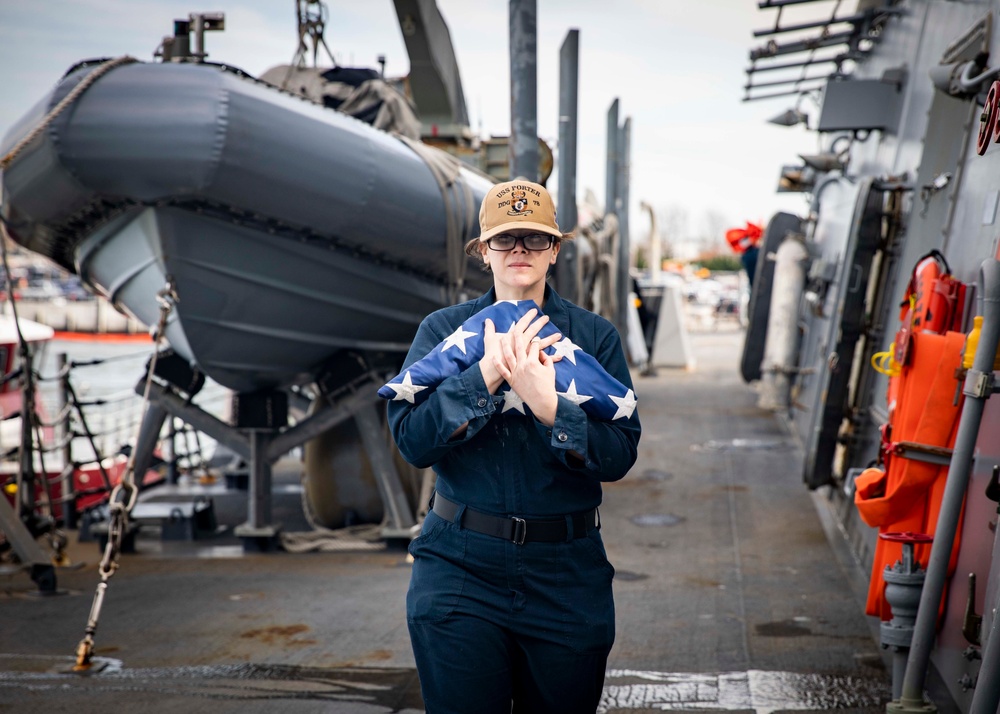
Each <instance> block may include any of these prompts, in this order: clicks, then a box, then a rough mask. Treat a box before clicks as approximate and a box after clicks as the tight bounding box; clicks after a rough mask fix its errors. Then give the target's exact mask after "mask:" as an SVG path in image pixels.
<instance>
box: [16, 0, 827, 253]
mask: <svg viewBox="0 0 1000 714" xmlns="http://www.w3.org/2000/svg"><path fill="white" fill-rule="evenodd" d="M327 5H328V6H329V10H330V19H329V23H328V26H327V30H326V41H327V44H328V45H329V46H330V48H331V50H333V52H334V53H335V55H336V56H337V59H338V61H339V62H340V63H341V64H347V65H359V66H362V65H363V66H373V67H377V57H378V55H380V54H384V55H385V56H386V60H387V63H386V73H387V74H388V75H391V76H394V75H403V74H405V73H406V72H407V71H408V67H409V63H408V60H407V55H406V50H405V47H404V45H403V40H402V34H401V32H400V29H399V26H398V23H397V19H396V13H395V10H394V9H393V4H392V2H391V0H364V2H361V1H359V0H353V1H351V2H347V1H346V0H343V1H342V0H328V1H327ZM537 6H538V90H539V99H538V127H539V135H540V136H541V137H542V138H543V139H545V140H546V141H547V142H549V144H550V145H552V146H555V143H556V139H557V137H558V104H559V85H558V78H559V48H560V46H561V45H562V43H563V40H564V39H565V37H566V33H567V32H568V31H569V30H570V29H573V28H575V29H578V30H579V31H580V84H579V101H580V124H579V138H578V195H579V196H580V197H581V198H582V197H583V195H584V191H585V190H586V189H588V188H589V189H592V190H593V191H594V193H595V194H596V195H597V197H598V199H599V200H600V201H602V202H603V200H604V195H603V194H604V180H605V179H604V162H605V140H606V116H607V110H608V108H609V107H610V105H611V103H612V101H613V100H614V99H615V98H616V97H617V98H618V100H619V107H620V109H619V117H620V119H622V120H624V119H625V118H626V117H630V118H631V123H632V124H631V125H632V186H631V198H632V213H631V226H632V238H633V241H641V240H643V239H644V238H645V237H646V236H647V234H648V230H649V223H648V220H647V219H646V216H645V214H644V213H643V212H642V211H640V210H639V203H640V202H642V201H644V202H647V203H649V204H651V205H652V206H654V207H655V208H656V209H657V211H658V213H664V214H665V213H667V212H669V211H670V210H671V209H672V210H673V211H674V212H675V213H677V212H678V211H682V212H685V213H686V214H687V216H688V221H687V227H686V231H685V232H687V233H689V234H690V236H670V237H669V238H672V239H677V238H684V237H693V236H695V235H699V234H703V233H704V232H705V230H706V228H707V227H708V225H709V224H710V223H712V221H709V220H706V216H707V214H708V213H709V212H713V211H714V212H715V213H716V214H719V217H720V218H721V219H722V222H723V223H727V224H731V225H742V223H743V222H744V221H746V220H753V221H767V220H768V219H769V218H770V216H771V215H773V214H774V213H775V211H778V210H787V211H792V212H796V213H804V211H805V208H806V197H804V196H803V195H802V194H783V195H778V194H776V193H775V187H776V185H777V179H778V172H779V169H780V167H781V165H782V164H790V163H796V161H797V157H796V154H798V153H815V152H816V151H817V150H819V148H820V147H819V145H818V144H817V138H816V135H815V134H814V133H812V132H808V131H806V130H805V129H804V127H802V126H795V127H779V126H775V125H772V124H769V123H767V122H766V119H768V118H770V117H773V116H775V115H776V114H779V113H781V112H782V111H784V110H785V109H788V108H790V107H791V106H792V105H793V104H794V103H795V98H794V97H786V98H783V99H772V100H764V101H757V102H742V101H741V99H742V97H743V94H744V92H743V85H744V84H745V82H746V74H745V68H746V66H747V65H748V60H747V57H748V52H749V50H750V48H752V47H757V46H760V45H761V44H763V42H764V41H766V38H765V39H760V38H754V37H753V34H752V31H753V30H754V29H760V28H761V27H765V26H767V25H769V24H773V22H774V14H773V13H774V11H763V10H758V9H757V0H697V1H696V2H682V1H680V0H617V1H616V2H612V3H609V2H607V0H537ZM438 7H439V8H440V10H441V13H442V15H443V16H444V19H445V21H446V23H447V24H448V26H449V28H450V31H451V36H452V40H453V42H454V44H455V51H456V54H457V57H458V62H459V67H460V71H461V75H462V81H463V85H464V91H465V97H466V102H467V104H468V111H469V116H470V119H471V124H472V127H473V129H474V130H476V131H480V132H481V134H482V135H483V136H484V137H485V136H489V135H507V134H508V133H509V131H510V88H509V76H510V75H509V59H508V12H509V3H508V1H507V0H477V1H475V2H473V1H471V0H438ZM203 11H222V12H225V14H226V29H225V31H224V32H221V33H212V34H209V35H208V36H207V40H206V45H207V50H208V52H209V54H210V57H209V59H210V60H212V61H220V62H226V63H228V64H232V65H235V66H237V67H240V68H242V69H244V70H245V71H247V72H249V73H251V74H254V75H259V74H261V73H263V71H264V70H266V69H267V68H269V67H271V66H274V65H276V64H287V63H288V62H290V61H291V59H292V57H293V55H294V53H295V48H296V44H297V33H296V26H295V0H44V1H41V2H39V1H31V2H29V1H28V0H22V1H20V2H18V1H16V0H0V91H2V93H3V98H2V100H0V136H3V135H5V134H6V133H7V130H8V128H9V127H10V126H11V125H12V124H13V123H14V122H15V121H16V120H17V119H18V118H20V117H21V116H22V115H23V114H24V113H25V112H26V111H27V110H28V109H29V108H30V107H31V106H32V105H33V104H34V103H35V102H37V101H38V100H39V99H40V98H42V97H43V96H44V95H45V94H46V92H48V91H49V89H50V88H51V87H52V85H53V84H54V83H55V82H57V81H58V80H59V78H60V77H61V76H62V75H63V73H64V72H65V71H66V70H67V69H68V68H69V67H70V66H71V65H72V64H74V63H75V62H77V61H79V60H81V59H86V58H93V57H114V56H119V55H124V54H130V55H132V56H134V57H136V58H138V59H140V60H148V61H151V60H152V59H153V57H152V55H153V51H154V49H155V48H156V47H157V45H158V44H159V42H160V40H161V39H162V37H163V36H164V35H167V34H171V32H172V26H173V20H174V19H175V18H183V17H186V16H187V15H188V13H190V12H203ZM826 11H827V12H829V8H827V10H826ZM813 12H815V10H814V11H813ZM786 17H788V15H787V14H786ZM802 108H803V109H805V110H806V111H807V112H814V111H815V106H813V105H810V104H809V103H808V102H807V103H803V104H802ZM550 188H552V189H553V192H554V190H555V184H554V183H553V184H552V185H551V186H550ZM715 223H719V220H718V219H717V220H716V221H715ZM663 227H664V226H663V225H662V224H661V228H663Z"/></svg>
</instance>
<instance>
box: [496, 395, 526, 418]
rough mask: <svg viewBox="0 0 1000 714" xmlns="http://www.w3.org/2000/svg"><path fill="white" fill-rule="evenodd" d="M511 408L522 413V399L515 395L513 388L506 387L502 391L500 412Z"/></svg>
mask: <svg viewBox="0 0 1000 714" xmlns="http://www.w3.org/2000/svg"><path fill="white" fill-rule="evenodd" d="M511 409H516V410H517V411H519V412H521V413H522V414H524V400H523V399H521V398H520V397H519V396H517V392H515V391H514V390H513V389H508V390H507V391H506V392H504V393H503V409H502V410H501V412H500V413H501V414H503V413H504V412H508V411H510V410H511Z"/></svg>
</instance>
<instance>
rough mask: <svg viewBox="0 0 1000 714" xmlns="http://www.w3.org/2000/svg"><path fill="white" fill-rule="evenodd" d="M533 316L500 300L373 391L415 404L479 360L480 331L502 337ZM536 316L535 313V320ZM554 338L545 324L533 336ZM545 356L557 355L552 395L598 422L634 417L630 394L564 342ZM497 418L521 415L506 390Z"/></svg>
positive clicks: (529, 305) (521, 303) (520, 303)
mask: <svg viewBox="0 0 1000 714" xmlns="http://www.w3.org/2000/svg"><path fill="white" fill-rule="evenodd" d="M531 309H535V310H538V305H536V304H535V302H534V300H517V301H515V300H502V301H500V302H495V303H493V304H492V305H490V306H489V307H487V308H485V309H483V310H481V311H480V312H477V313H476V314H475V315H473V316H472V317H470V318H469V319H468V320H466V321H465V322H463V323H462V326H461V327H459V328H458V329H457V330H455V331H454V332H453V333H451V335H449V336H448V337H446V338H445V339H444V341H442V342H441V343H440V344H438V345H437V346H436V347H435V348H434V349H433V350H431V351H430V353H429V354H428V355H426V356H425V357H423V358H421V359H419V360H417V361H416V362H414V363H413V364H411V365H410V366H409V367H407V368H406V369H404V370H403V372H402V373H401V374H399V375H397V376H396V377H394V378H392V379H391V380H389V381H388V382H387V383H386V384H385V386H383V387H382V388H381V389H379V390H378V394H379V396H380V397H383V398H384V399H393V400H403V399H405V400H406V401H408V402H410V403H412V404H420V403H421V402H422V401H423V400H425V399H426V398H427V397H428V396H429V395H430V394H431V392H433V391H434V389H435V387H437V386H438V385H439V384H440V383H441V382H443V381H444V380H445V379H446V378H448V377H450V376H452V375H455V374H459V373H460V372H463V371H465V370H466V369H468V368H469V367H470V366H472V365H473V364H474V363H476V362H478V361H479V360H481V359H482V358H483V325H484V324H485V322H486V320H487V318H488V319H490V320H493V324H494V326H495V327H496V330H497V332H505V331H508V330H510V328H511V327H512V326H513V325H514V323H515V322H517V321H518V320H519V319H520V318H521V317H523V316H524V315H525V314H526V313H527V312H528V311H529V310H531ZM541 313H542V311H541V310H538V314H539V315H540V314H541ZM557 332H559V329H558V328H556V326H555V325H553V324H552V323H551V322H548V323H546V324H545V325H544V326H543V327H542V329H541V330H540V331H539V333H538V335H539V337H543V338H544V337H547V336H549V335H552V334H555V333H557ZM546 352H547V353H548V354H550V355H562V357H563V358H562V359H561V360H560V361H558V362H556V363H555V370H556V391H557V392H558V393H559V395H560V396H563V397H566V398H567V399H569V400H570V401H571V402H573V403H574V404H579V405H580V407H581V408H582V409H583V410H584V411H586V412H587V413H588V414H591V415H593V416H594V417H596V418H598V419H602V420H604V421H614V420H615V419H628V418H629V417H631V416H632V412H634V411H635V405H636V398H635V393H633V391H632V390H631V389H629V388H628V387H626V386H625V385H624V384H622V383H621V382H619V381H618V380H617V379H615V378H614V377H612V376H611V375H610V374H608V373H607V371H605V369H604V367H602V366H601V363H600V362H598V361H597V360H596V359H594V358H593V357H592V356H591V355H589V354H587V353H586V352H584V351H583V350H582V349H581V348H580V347H578V346H577V345H575V344H573V343H572V342H571V341H570V339H569V338H568V337H563V339H562V340H560V341H559V342H557V343H556V344H554V345H552V346H551V347H549V348H547V350H546ZM503 397H504V405H503V410H502V411H503V412H506V411H510V410H511V409H516V410H517V411H519V412H521V413H522V414H524V413H525V409H526V408H527V407H526V405H525V404H524V403H523V402H522V401H521V398H520V397H518V396H517V394H515V393H514V391H513V390H512V389H511V388H510V387H509V386H507V388H506V390H505V391H504V392H503Z"/></svg>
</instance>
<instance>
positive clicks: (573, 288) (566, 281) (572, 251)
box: [556, 30, 580, 300]
mask: <svg viewBox="0 0 1000 714" xmlns="http://www.w3.org/2000/svg"><path fill="white" fill-rule="evenodd" d="M579 75H580V31H579V30H570V31H569V32H567V33H566V39H565V40H563V44H562V47H561V48H560V49H559V155H558V165H559V193H558V197H559V200H558V201H557V202H556V209H557V211H556V216H557V218H558V223H559V229H560V230H562V231H563V232H564V233H568V232H569V231H572V230H574V229H575V228H576V223H577V220H578V219H577V211H576V134H577V115H578V107H579V97H578V85H579ZM576 250H577V248H576V245H575V243H574V241H566V242H564V243H563V244H562V249H561V250H560V252H559V262H557V263H556V288H557V289H558V290H559V292H560V293H561V294H563V295H566V296H568V297H570V299H572V300H576V299H577V293H578V291H579V287H580V286H579V283H578V282H577V279H576V275H577V270H578V268H577V255H576Z"/></svg>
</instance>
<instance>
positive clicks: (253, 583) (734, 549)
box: [0, 324, 890, 714]
mask: <svg viewBox="0 0 1000 714" xmlns="http://www.w3.org/2000/svg"><path fill="white" fill-rule="evenodd" d="M741 341H742V332H741V331H740V330H739V328H738V327H736V326H735V325H725V324H720V325H718V326H717V327H716V329H712V330H704V331H698V332H692V333H691V344H692V348H693V349H694V352H695V358H696V362H697V366H696V368H695V369H694V370H692V371H681V370H670V369H663V368H661V369H659V370H658V372H657V374H655V375H652V376H640V375H638V374H636V375H635V381H636V392H637V394H638V396H639V400H640V401H639V410H640V415H641V419H642V423H643V436H642V441H641V443H640V447H639V460H638V462H637V463H636V465H635V467H634V469H633V470H632V472H631V473H630V474H629V476H628V477H627V478H626V479H624V480H623V481H621V482H618V483H614V484H610V485H608V487H607V488H606V495H605V504H604V506H603V507H602V509H601V513H602V523H603V534H604V539H605V543H606V546H607V549H608V553H609V556H610V559H611V561H612V563H613V564H614V565H615V567H616V569H617V576H616V579H615V597H616V604H617V632H618V634H617V641H616V644H615V648H614V650H613V652H612V654H611V658H610V661H609V664H608V667H609V670H608V676H607V679H606V682H605V698H604V701H603V702H602V706H601V711H602V712H622V713H626V712H627V713H629V714H632V713H635V712H659V711H675V712H676V711H681V712H684V711H690V712H695V711H697V712H702V713H704V712H756V713H757V714H763V713H765V712H767V713H770V712H785V711H788V712H792V711H806V710H824V711H836V712H844V713H847V712H856V713H861V712H864V713H872V714H874V712H882V711H884V705H885V702H886V701H887V700H888V699H889V698H890V682H889V675H888V673H887V671H886V668H885V664H884V659H883V653H882V651H881V649H880V648H879V646H878V643H877V640H876V636H877V635H876V630H875V629H873V627H874V625H875V623H873V622H872V621H871V619H870V618H867V617H865V615H864V614H863V601H862V599H861V598H862V597H863V591H864V587H865V585H864V574H863V573H862V571H861V569H860V568H859V567H858V565H857V564H856V563H855V562H854V561H853V560H852V559H851V557H850V555H848V554H847V549H846V548H845V547H842V546H841V545H839V544H838V537H837V535H836V533H831V532H828V531H831V530H832V529H831V527H830V526H829V525H828V524H829V522H831V519H829V518H828V516H827V514H826V513H825V511H826V509H827V507H826V505H825V504H824V503H823V501H824V496H823V495H822V494H819V493H810V492H809V491H808V490H807V488H806V487H805V485H804V484H803V483H802V477H801V472H802V459H803V455H802V451H801V448H800V446H799V444H798V443H797V442H796V441H795V439H794V438H793V436H792V435H791V433H790V432H789V430H788V428H787V426H786V424H785V423H784V421H783V420H782V419H781V418H780V417H779V416H777V415H775V414H773V413H771V412H767V411H764V410H761V409H759V408H758V407H757V395H756V393H755V391H754V389H753V388H752V387H749V386H747V385H746V384H744V383H743V382H742V381H741V380H740V378H739V372H738V363H739V355H740V350H741ZM275 483H276V492H275V496H274V512H275V514H276V519H277V520H281V521H283V522H284V527H285V528H286V529H290V530H296V529H298V528H300V527H304V525H303V524H304V521H303V519H302V514H301V508H300V506H299V503H300V501H299V499H300V489H299V488H298V473H297V465H296V464H295V462H294V461H288V462H282V467H281V468H279V469H277V471H276V473H275ZM227 497H229V496H227V494H226V493H219V494H217V497H216V498H215V503H216V516H217V518H218V519H219V523H220V525H230V526H231V525H236V524H237V523H238V521H237V522H236V523H231V522H229V521H230V520H231V519H232V518H239V517H240V516H241V515H245V510H242V511H241V509H245V505H243V504H242V503H241V502H240V501H239V499H240V498H243V495H242V494H240V493H238V492H237V494H236V495H235V496H232V498H233V499H235V500H234V501H233V503H229V502H227V501H226V498H227ZM831 536H832V537H831ZM71 540H73V541H75V534H72V535H71ZM233 542H234V541H230V540H226V538H225V537H224V536H220V537H219V538H217V539H211V538H209V539H202V540H196V541H191V542H161V541H158V540H150V539H144V538H142V537H140V538H139V539H138V547H137V550H138V552H137V553H136V554H129V555H124V556H122V559H121V567H120V569H119V571H118V572H117V573H116V574H115V575H114V577H113V578H112V579H111V582H110V586H109V588H108V591H107V597H106V599H105V602H104V608H103V612H102V614H101V618H100V623H99V627H98V630H97V634H96V638H95V639H96V662H97V663H98V664H99V665H100V666H99V667H95V668H94V670H95V671H93V672H92V673H90V674H87V675H80V674H70V673H66V670H67V669H68V668H69V667H70V666H71V665H72V663H73V652H74V650H75V648H76V645H77V643H78V642H79V641H80V639H81V638H82V636H83V633H84V627H85V625H86V622H87V616H88V612H89V610H90V606H91V602H92V599H93V594H94V590H95V587H96V585H97V582H98V575H97V570H96V566H97V563H98V561H99V559H100V552H99V549H98V547H97V545H96V544H95V543H93V542H88V543H76V542H73V544H72V545H71V549H70V555H71V557H72V559H73V561H74V562H75V563H77V566H76V567H73V568H60V569H59V570H58V580H59V587H60V589H62V590H63V591H64V594H62V595H57V596H51V597H40V596H37V595H35V594H33V590H34V585H33V583H32V582H31V581H30V579H29V578H28V577H27V576H26V575H24V574H22V573H17V574H7V575H5V576H0V618H2V619H0V712H8V711H9V712H18V713H19V714H20V713H28V712H45V713H46V714H54V713H56V712H73V713H74V714H80V713H82V712H99V711H109V710H112V709H116V710H120V711H143V712H150V713H154V714H160V713H162V714H168V713H169V714H172V713H174V712H185V713H187V712H192V711H199V712H200V711H212V712H213V714H225V713H228V712H241V713H250V714H253V713H256V712H277V711H280V712H289V713H292V714H300V713H306V712H344V713H355V712H356V713H358V714H366V713H369V712H371V713H374V712H388V711H395V712H406V713H408V714H413V713H414V712H419V711H422V710H423V705H422V702H421V699H420V694H419V685H418V682H417V678H416V674H415V671H414V669H413V656H412V653H411V651H410V645H409V640H408V637H407V632H406V622H405V616H404V603H403V596H404V593H405V591H406V586H407V582H408V579H409V572H410V566H409V564H408V562H407V554H406V552H405V550H403V549H402V548H400V547H393V546H390V547H386V548H383V549H367V550H364V549H350V548H348V549H344V550H340V551H334V552H310V553H265V554H244V553H242V551H241V549H240V548H239V547H238V546H237V545H233ZM96 670H100V671H96ZM474 710H475V707H474V705H473V706H471V707H470V709H469V711H470V712H471V711H474Z"/></svg>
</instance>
